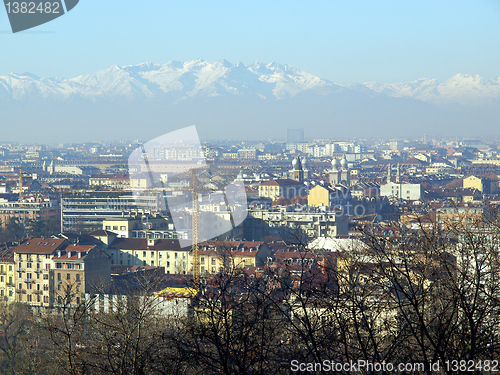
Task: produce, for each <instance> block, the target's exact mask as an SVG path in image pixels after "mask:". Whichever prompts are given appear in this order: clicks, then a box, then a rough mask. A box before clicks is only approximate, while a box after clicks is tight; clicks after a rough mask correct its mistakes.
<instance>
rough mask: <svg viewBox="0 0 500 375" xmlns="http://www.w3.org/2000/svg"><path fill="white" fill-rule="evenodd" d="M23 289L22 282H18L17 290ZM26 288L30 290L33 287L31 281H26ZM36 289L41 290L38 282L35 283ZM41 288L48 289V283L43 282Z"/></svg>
mask: <svg viewBox="0 0 500 375" xmlns="http://www.w3.org/2000/svg"><path fill="white" fill-rule="evenodd" d="M21 289H23V283H19V290H21ZM26 289H28V290H32V289H33V284H32V283H27V284H26ZM36 290H42V289H41V288H40V284H36ZM43 290H44V291H48V290H49V284H43Z"/></svg>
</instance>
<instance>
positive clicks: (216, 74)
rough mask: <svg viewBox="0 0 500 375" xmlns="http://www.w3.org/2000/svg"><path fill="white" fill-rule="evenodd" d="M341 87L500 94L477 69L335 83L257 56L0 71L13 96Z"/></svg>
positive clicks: (5, 90) (264, 95)
mask: <svg viewBox="0 0 500 375" xmlns="http://www.w3.org/2000/svg"><path fill="white" fill-rule="evenodd" d="M342 90H354V91H358V92H363V93H364V94H368V95H371V96H376V95H385V96H389V97H398V98H399V97H402V98H412V99H416V100H419V101H424V102H428V103H433V104H448V103H459V104H462V105H466V106H471V105H472V106H476V105H481V104H483V103H487V102H490V101H491V100H495V99H498V98H500V77H498V78H496V79H486V78H483V77H481V76H478V75H469V74H456V75H454V76H453V77H451V78H450V79H448V80H446V81H444V82H440V81H438V80H436V79H429V78H422V79H418V80H415V81H411V82H403V83H393V84H379V83H375V82H367V83H362V84H352V85H336V84H333V83H331V82H329V81H327V80H324V79H321V78H319V77H317V76H315V75H313V74H310V73H307V72H304V71H301V70H299V69H296V68H294V67H292V66H290V65H286V64H279V63H277V62H271V63H262V62H258V61H256V62H253V63H251V64H248V65H245V64H243V63H242V62H238V63H237V64H236V65H233V64H232V63H231V62H229V61H227V60H225V59H222V60H220V61H216V62H213V61H205V60H203V59H201V58H199V59H196V60H190V61H184V62H180V61H170V62H168V63H166V64H155V63H153V62H144V63H141V64H137V65H127V66H123V67H120V66H117V65H113V66H110V67H108V68H106V69H103V70H100V71H97V72H95V73H92V74H87V75H81V76H78V77H75V78H70V79H60V78H40V77H38V76H36V75H34V74H31V73H23V74H15V73H11V74H7V75H4V76H0V98H2V99H14V100H25V99H36V100H40V99H42V100H50V99H55V100H66V99H68V98H73V97H77V98H84V99H89V100H92V101H94V100H98V99H99V98H110V99H113V100H114V99H120V98H126V99H128V100H132V99H138V98H139V99H140V98H142V99H152V98H162V97H168V98H169V100H173V101H176V100H184V99H187V98H192V97H223V96H239V97H246V98H257V99H263V100H281V99H285V98H290V97H294V96H296V95H299V94H301V93H307V92H309V93H317V94H321V95H324V94H328V93H331V92H340V91H342Z"/></svg>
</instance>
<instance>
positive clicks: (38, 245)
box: [12, 238, 67, 254]
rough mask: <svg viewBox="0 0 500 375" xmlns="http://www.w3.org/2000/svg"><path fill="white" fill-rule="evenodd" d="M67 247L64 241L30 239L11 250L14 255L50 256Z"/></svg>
mask: <svg viewBox="0 0 500 375" xmlns="http://www.w3.org/2000/svg"><path fill="white" fill-rule="evenodd" d="M63 245H67V241H66V240H65V239H53V238H32V239H29V240H26V241H25V242H23V243H22V244H20V245H18V246H16V247H15V248H14V249H12V251H13V252H15V253H22V254H27V253H28V254H52V253H53V252H54V251H55V250H61V248H62V246H63Z"/></svg>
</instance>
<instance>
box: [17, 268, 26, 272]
mask: <svg viewBox="0 0 500 375" xmlns="http://www.w3.org/2000/svg"><path fill="white" fill-rule="evenodd" d="M16 272H26V269H24V268H17V269H16Z"/></svg>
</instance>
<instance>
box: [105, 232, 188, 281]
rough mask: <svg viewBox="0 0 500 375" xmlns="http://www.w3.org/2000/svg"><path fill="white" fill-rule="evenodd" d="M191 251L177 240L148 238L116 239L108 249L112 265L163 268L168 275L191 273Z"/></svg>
mask: <svg viewBox="0 0 500 375" xmlns="http://www.w3.org/2000/svg"><path fill="white" fill-rule="evenodd" d="M190 251H191V249H190V248H181V247H180V245H179V242H178V241H175V240H167V239H146V238H116V239H114V240H113V241H112V242H111V243H110V245H109V246H108V248H107V249H106V253H107V254H108V255H109V256H110V257H111V264H116V265H125V266H153V267H163V268H164V269H165V273H168V274H170V273H171V274H187V273H188V272H190V270H191V263H190V261H191V259H190V255H189V252H190Z"/></svg>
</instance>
